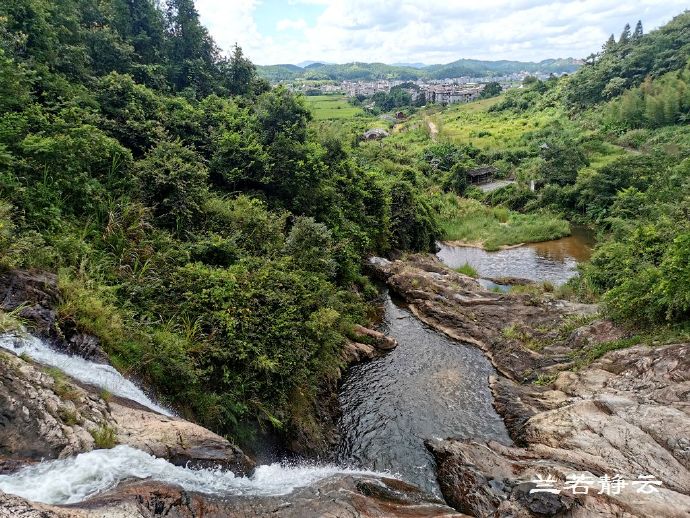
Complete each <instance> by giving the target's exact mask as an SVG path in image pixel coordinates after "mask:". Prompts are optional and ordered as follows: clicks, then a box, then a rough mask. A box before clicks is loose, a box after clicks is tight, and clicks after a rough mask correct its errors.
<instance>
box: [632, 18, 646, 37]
mask: <svg viewBox="0 0 690 518" xmlns="http://www.w3.org/2000/svg"><path fill="white" fill-rule="evenodd" d="M643 35H644V29H643V28H642V20H637V25H635V32H633V35H632V39H633V40H634V41H637V40H639V39H640V38H642V36H643Z"/></svg>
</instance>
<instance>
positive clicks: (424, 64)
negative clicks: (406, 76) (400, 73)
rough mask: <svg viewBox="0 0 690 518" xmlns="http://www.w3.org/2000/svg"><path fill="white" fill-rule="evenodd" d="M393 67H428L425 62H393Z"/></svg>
mask: <svg viewBox="0 0 690 518" xmlns="http://www.w3.org/2000/svg"><path fill="white" fill-rule="evenodd" d="M392 66H394V67H408V68H425V67H428V66H429V65H427V64H426V63H393V64H392Z"/></svg>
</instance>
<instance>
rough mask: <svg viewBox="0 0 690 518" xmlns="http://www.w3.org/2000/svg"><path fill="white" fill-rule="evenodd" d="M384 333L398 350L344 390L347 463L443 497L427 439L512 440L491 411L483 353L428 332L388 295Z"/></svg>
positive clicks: (364, 367)
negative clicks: (380, 473) (395, 341)
mask: <svg viewBox="0 0 690 518" xmlns="http://www.w3.org/2000/svg"><path fill="white" fill-rule="evenodd" d="M384 309H385V316H384V323H383V327H382V329H381V330H382V331H384V332H385V333H386V334H388V335H390V336H392V337H394V338H395V339H396V340H398V342H399V344H400V345H399V346H398V347H397V348H396V349H394V350H393V351H391V352H390V353H387V354H386V355H385V356H383V357H382V358H378V359H375V360H373V361H371V362H368V363H363V364H360V365H357V366H354V367H352V368H351V369H350V371H349V373H348V375H347V377H346V378H345V381H344V383H343V386H342V389H341V392H340V403H341V405H342V409H343V416H342V419H341V423H340V428H341V431H342V432H343V440H342V442H341V444H340V448H339V451H338V459H339V461H340V462H341V463H344V464H353V465H355V466H359V467H364V468H368V469H374V470H376V471H382V470H383V471H390V472H392V473H395V474H398V475H399V476H400V477H401V478H402V479H403V480H405V481H408V482H411V483H413V484H416V485H418V486H420V487H422V488H424V489H426V490H427V491H430V492H432V493H433V494H435V495H437V496H440V491H439V488H438V484H437V482H436V471H435V463H434V460H433V458H432V456H431V454H430V453H429V452H428V451H427V450H426V448H425V446H424V441H425V440H426V439H432V438H446V437H461V438H476V439H479V440H489V439H494V440H497V441H500V442H503V443H506V444H510V443H511V440H510V438H509V436H508V433H507V431H506V428H505V425H504V424H503V420H502V419H501V418H500V417H499V415H498V414H497V413H496V411H495V410H494V408H493V406H492V401H493V399H492V396H491V391H490V390H489V386H488V377H489V376H490V375H491V374H493V373H494V369H493V367H492V366H491V364H490V363H489V361H488V360H487V359H486V357H485V356H484V354H483V353H482V352H481V351H480V350H479V349H477V348H476V347H472V346H470V345H465V344H462V343H458V342H455V341H453V340H451V339H449V338H447V337H446V336H445V335H443V334H441V333H439V332H437V331H434V330H433V329H431V328H429V327H427V326H426V325H425V324H423V323H422V322H421V321H419V320H418V319H417V318H416V317H414V316H413V315H412V314H411V313H410V312H409V311H408V310H407V309H406V308H405V307H404V306H403V305H401V304H398V303H396V302H395V301H394V300H393V299H392V298H391V297H390V296H389V295H388V294H387V293H385V294H384Z"/></svg>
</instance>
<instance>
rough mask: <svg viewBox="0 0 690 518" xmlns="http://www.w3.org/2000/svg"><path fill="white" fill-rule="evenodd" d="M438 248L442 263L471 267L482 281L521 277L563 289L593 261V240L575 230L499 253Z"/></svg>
mask: <svg viewBox="0 0 690 518" xmlns="http://www.w3.org/2000/svg"><path fill="white" fill-rule="evenodd" d="M439 246H440V248H441V250H440V251H439V253H438V254H437V255H438V257H439V259H441V260H442V261H443V262H444V263H445V264H447V265H448V266H450V267H451V268H457V267H459V266H462V265H463V264H465V263H469V264H470V265H471V266H472V267H474V268H475V269H476V270H477V272H478V273H479V275H480V277H492V278H498V277H520V278H523V279H531V280H533V281H550V282H552V283H554V284H556V285H560V284H564V283H565V282H567V281H568V280H569V279H570V278H572V277H574V276H575V275H577V264H578V263H579V262H582V261H587V260H588V259H589V258H590V256H591V254H592V248H593V246H594V238H593V236H592V234H591V232H588V231H587V230H585V229H573V234H572V235H571V236H569V237H565V238H563V239H557V240H554V241H546V242H543V243H531V244H528V245H525V246H520V247H517V248H510V249H507V250H500V251H498V252H486V251H484V250H482V249H479V248H472V247H467V246H449V245H446V244H442V243H441V244H440V245H439Z"/></svg>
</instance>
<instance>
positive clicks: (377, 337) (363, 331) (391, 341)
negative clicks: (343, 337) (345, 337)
mask: <svg viewBox="0 0 690 518" xmlns="http://www.w3.org/2000/svg"><path fill="white" fill-rule="evenodd" d="M354 332H355V333H356V334H358V335H360V336H365V337H367V338H370V339H371V340H372V341H373V343H374V347H376V349H378V350H380V351H390V350H392V349H395V348H396V347H397V346H398V342H397V341H396V340H395V338H391V337H390V336H386V335H385V334H383V333H381V332H380V331H374V330H373V329H367V328H366V327H362V326H355V327H354Z"/></svg>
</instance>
